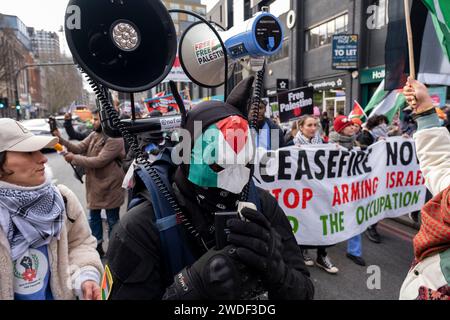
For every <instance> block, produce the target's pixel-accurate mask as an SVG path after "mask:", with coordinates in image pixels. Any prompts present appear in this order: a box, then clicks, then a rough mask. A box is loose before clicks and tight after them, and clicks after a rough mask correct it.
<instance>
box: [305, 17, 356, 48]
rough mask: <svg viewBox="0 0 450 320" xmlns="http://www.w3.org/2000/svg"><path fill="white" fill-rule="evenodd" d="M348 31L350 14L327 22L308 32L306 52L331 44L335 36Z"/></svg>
mask: <svg viewBox="0 0 450 320" xmlns="http://www.w3.org/2000/svg"><path fill="white" fill-rule="evenodd" d="M347 31H348V14H344V15H341V16H339V17H337V18H334V19H332V20H329V21H326V22H324V23H322V24H320V25H318V26H316V27H314V28H312V29H310V30H308V31H306V47H305V48H306V51H309V50H312V49H315V48H319V47H321V46H324V45H326V44H329V43H331V39H332V36H333V35H334V34H339V33H345V32H347Z"/></svg>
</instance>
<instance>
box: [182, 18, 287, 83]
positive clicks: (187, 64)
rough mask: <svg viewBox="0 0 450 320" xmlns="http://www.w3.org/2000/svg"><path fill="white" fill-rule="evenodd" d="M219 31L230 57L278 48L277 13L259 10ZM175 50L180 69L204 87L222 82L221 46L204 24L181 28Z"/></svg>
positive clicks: (280, 30)
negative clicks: (178, 56)
mask: <svg viewBox="0 0 450 320" xmlns="http://www.w3.org/2000/svg"><path fill="white" fill-rule="evenodd" d="M219 35H220V38H221V40H222V42H223V43H224V45H225V49H226V53H227V55H228V56H229V57H230V58H231V59H239V58H243V57H247V56H250V57H264V56H270V55H273V54H275V53H277V52H278V51H279V50H280V49H281V47H282V41H283V28H282V25H281V22H280V20H279V19H278V18H277V17H275V16H274V15H272V14H270V13H267V12H259V13H257V14H256V15H255V16H254V17H253V18H251V19H249V20H247V21H245V22H243V23H242V24H240V25H237V26H235V27H233V28H231V29H230V30H228V31H219ZM179 50H180V52H179V55H180V61H181V65H182V67H183V70H184V72H185V73H186V75H187V76H188V77H189V78H190V79H191V80H192V81H193V82H195V83H197V84H198V85H200V86H204V87H218V86H220V85H222V84H223V83H224V81H225V79H224V72H225V62H224V50H223V48H222V46H221V44H220V41H219V39H218V38H217V37H216V35H215V33H214V31H213V30H211V28H210V27H209V26H208V25H207V24H205V23H203V22H199V23H194V24H192V25H191V26H190V27H189V28H188V29H187V30H186V31H185V32H184V34H183V36H182V38H181V40H180V48H179Z"/></svg>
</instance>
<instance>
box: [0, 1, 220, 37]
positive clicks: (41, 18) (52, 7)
mask: <svg viewBox="0 0 450 320" xmlns="http://www.w3.org/2000/svg"><path fill="white" fill-rule="evenodd" d="M93 1H95V0H93ZM68 2H69V0H1V1H0V13H3V14H10V15H15V16H18V17H19V18H20V19H21V20H22V21H23V22H24V23H25V24H26V25H27V27H35V28H37V29H44V30H48V31H57V30H59V28H60V27H61V26H62V25H63V22H64V11H65V9H66V7H67V3H68ZM216 2H217V0H202V3H203V4H206V5H207V6H208V8H211V7H212V6H214V4H215V3H216Z"/></svg>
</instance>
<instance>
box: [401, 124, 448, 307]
mask: <svg viewBox="0 0 450 320" xmlns="http://www.w3.org/2000/svg"><path fill="white" fill-rule="evenodd" d="M414 140H415V142H416V150H417V157H418V158H419V161H420V168H421V170H422V172H423V175H424V177H425V184H426V186H427V188H428V190H430V191H431V193H432V194H433V196H436V195H437V194H439V193H440V192H442V191H443V190H444V189H446V188H448V186H449V185H450V147H449V146H450V134H449V132H448V130H447V129H446V128H445V127H437V128H430V129H425V130H421V131H417V133H416V134H414ZM422 286H425V287H427V288H429V289H431V290H438V289H439V288H442V287H444V286H450V249H447V250H446V251H444V252H441V253H439V254H434V255H431V256H429V257H427V258H425V259H424V260H422V261H421V262H420V263H419V264H417V265H416V266H414V268H412V269H411V270H410V271H409V272H408V275H407V276H406V279H405V281H404V282H403V285H402V287H401V289H400V299H401V300H413V299H416V298H417V297H418V294H419V288H420V287H422Z"/></svg>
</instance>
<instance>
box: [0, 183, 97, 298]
mask: <svg viewBox="0 0 450 320" xmlns="http://www.w3.org/2000/svg"><path fill="white" fill-rule="evenodd" d="M58 189H59V191H60V192H61V194H62V195H63V196H64V197H65V198H66V199H67V205H66V214H65V215H64V224H63V226H62V229H61V233H60V239H59V240H57V239H53V240H52V241H51V242H50V244H49V246H48V252H49V263H50V287H51V290H52V294H53V297H54V299H55V300H71V299H75V291H74V289H73V287H74V286H73V284H74V283H76V280H77V279H76V278H77V277H78V276H79V275H80V271H81V270H96V271H97V272H98V273H99V274H100V275H102V273H103V265H102V262H101V260H100V256H99V255H98V252H97V250H96V247H97V240H96V239H95V238H94V237H93V236H92V234H91V229H90V228H89V224H88V221H87V218H86V215H85V213H84V211H83V208H82V207H81V204H80V202H79V200H78V199H77V197H76V196H75V194H74V193H73V192H72V191H71V190H69V189H68V188H67V187H65V186H63V185H59V186H58ZM67 217H69V219H70V220H72V221H73V222H71V221H69V219H67ZM13 299H14V289H13V261H12V260H11V248H10V246H9V242H8V240H7V238H6V235H5V233H4V232H3V229H2V228H0V300H13Z"/></svg>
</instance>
